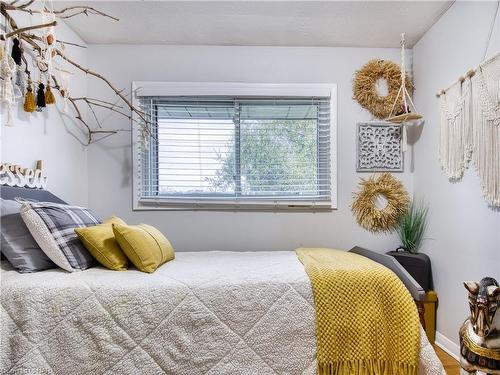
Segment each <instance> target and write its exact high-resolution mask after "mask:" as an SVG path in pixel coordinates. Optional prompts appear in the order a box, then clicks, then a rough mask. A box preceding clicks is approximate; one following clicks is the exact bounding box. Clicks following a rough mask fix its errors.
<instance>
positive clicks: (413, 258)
mask: <svg viewBox="0 0 500 375" xmlns="http://www.w3.org/2000/svg"><path fill="white" fill-rule="evenodd" d="M387 255H390V256H393V257H394V258H396V260H397V261H398V262H399V263H400V264H401V265H402V266H403V267H404V269H405V270H407V271H408V273H409V274H410V275H412V276H413V278H414V279H415V280H416V281H417V282H418V283H419V284H420V286H421V287H422V289H423V290H425V291H426V292H427V291H428V290H431V289H432V270H431V260H430V258H429V257H428V256H427V255H426V254H423V253H418V254H412V253H409V252H407V251H389V252H388V253H387Z"/></svg>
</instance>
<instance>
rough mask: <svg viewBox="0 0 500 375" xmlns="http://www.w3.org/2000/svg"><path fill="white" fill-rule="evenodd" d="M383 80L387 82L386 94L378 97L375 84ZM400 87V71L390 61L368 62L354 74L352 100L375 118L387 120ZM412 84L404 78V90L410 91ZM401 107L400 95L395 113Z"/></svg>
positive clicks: (377, 60)
mask: <svg viewBox="0 0 500 375" xmlns="http://www.w3.org/2000/svg"><path fill="white" fill-rule="evenodd" d="M379 79H384V80H385V81H386V82H387V87H388V94H387V95H386V96H380V95H379V94H378V92H377V88H376V82H377V80H379ZM400 87H401V69H400V68H399V66H398V65H396V64H395V63H393V62H392V61H386V60H380V59H375V60H370V61H368V63H366V64H365V65H364V66H363V67H362V68H361V69H360V70H358V71H357V72H356V75H355V77H354V82H353V86H352V90H353V94H354V99H356V100H357V101H358V103H359V104H361V106H362V107H363V108H365V109H367V110H368V111H370V112H371V113H372V114H373V115H374V116H375V117H377V118H379V119H385V118H387V117H388V116H389V115H390V113H391V109H392V107H393V105H394V102H395V100H396V97H397V96H398V91H399V88H400ZM411 87H412V83H411V81H410V78H409V77H408V75H407V77H406V89H407V90H408V91H410V90H411ZM402 107H403V105H402V95H400V96H399V98H398V102H397V103H396V105H395V109H396V112H399V111H400V109H401V108H402Z"/></svg>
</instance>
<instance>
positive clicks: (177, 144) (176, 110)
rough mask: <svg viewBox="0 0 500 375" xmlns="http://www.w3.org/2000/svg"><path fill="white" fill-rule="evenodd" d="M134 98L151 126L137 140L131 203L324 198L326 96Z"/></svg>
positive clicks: (327, 178)
mask: <svg viewBox="0 0 500 375" xmlns="http://www.w3.org/2000/svg"><path fill="white" fill-rule="evenodd" d="M140 100H141V105H142V107H143V110H144V112H145V113H146V114H147V115H148V116H149V117H150V119H151V123H152V126H151V134H150V135H149V136H148V138H149V139H148V140H147V142H140V143H138V147H140V150H139V159H140V166H141V168H139V170H138V171H137V173H138V176H137V181H138V182H139V188H138V189H137V194H138V198H139V201H141V202H143V203H146V204H147V203H148V202H150V203H153V202H154V203H156V204H158V203H162V202H163V203H165V204H170V205H173V206H176V205H177V206H189V205H194V206H196V207H201V208H203V207H205V206H207V207H208V206H214V205H234V204H237V205H249V206H251V205H252V204H254V205H279V204H286V205H291V206H294V205H300V204H304V205H315V204H319V203H327V202H329V201H330V200H331V165H330V164H331V162H330V160H331V157H330V98H228V97H142V98H141V99H140ZM145 145H147V147H146V146H145Z"/></svg>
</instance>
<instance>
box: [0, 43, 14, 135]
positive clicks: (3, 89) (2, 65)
mask: <svg viewBox="0 0 500 375" xmlns="http://www.w3.org/2000/svg"><path fill="white" fill-rule="evenodd" d="M15 71H16V63H15V61H14V59H13V58H12V57H11V56H10V55H9V54H8V53H7V51H4V53H3V55H2V59H1V60H0V77H2V80H1V84H0V103H2V104H3V105H4V106H5V109H6V113H7V115H6V121H5V126H13V123H12V105H13V104H14V103H15V100H16V93H15V92H14V85H13V83H12V77H13V75H14V73H15Z"/></svg>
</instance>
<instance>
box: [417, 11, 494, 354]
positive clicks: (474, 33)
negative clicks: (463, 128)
mask: <svg viewBox="0 0 500 375" xmlns="http://www.w3.org/2000/svg"><path fill="white" fill-rule="evenodd" d="M495 6H496V3H495V2H488V3H477V2H474V3H469V2H456V3H455V4H454V5H453V6H452V7H451V8H450V10H449V11H448V12H447V13H446V14H445V15H444V16H443V17H442V18H441V19H440V20H439V21H438V22H437V23H436V24H435V25H434V27H432V28H431V30H429V31H428V32H427V34H426V35H425V36H424V37H423V38H422V39H421V40H420V41H419V42H418V43H417V45H416V46H415V47H414V51H413V53H414V64H413V67H414V75H415V85H416V87H417V91H416V97H415V99H416V105H417V107H418V109H419V111H420V112H421V113H422V114H423V115H424V117H425V119H426V122H425V126H424V129H423V132H422V135H421V138H420V140H419V141H418V143H417V144H416V146H415V172H414V190H415V192H416V194H418V195H420V196H424V197H425V198H426V199H427V201H428V202H429V205H430V220H429V232H428V237H429V238H431V239H432V240H429V241H428V242H427V243H426V244H425V246H424V248H425V252H427V253H428V254H429V255H430V257H431V258H432V266H433V273H434V283H435V287H436V290H437V292H438V296H439V309H438V322H437V329H438V331H439V332H440V333H441V334H443V335H444V336H445V337H447V338H448V339H450V340H451V341H453V342H454V343H455V344H458V329H459V327H460V325H461V324H462V322H463V321H464V319H465V318H466V317H467V315H468V313H469V309H468V304H467V298H466V292H465V289H464V287H463V286H462V281H464V280H479V279H481V278H482V277H485V276H493V277H496V278H497V279H498V280H499V281H500V211H499V210H496V211H495V210H493V209H490V208H488V207H487V205H486V203H485V201H484V200H483V198H482V196H481V191H480V189H479V181H478V177H477V175H476V172H475V170H474V168H473V167H472V166H471V167H470V168H469V170H468V171H467V172H466V174H465V176H464V178H463V180H462V181H461V182H458V183H450V182H449V181H448V180H447V178H446V176H445V174H444V173H442V172H441V169H440V166H439V161H438V144H439V143H438V142H439V102H438V100H437V98H436V96H435V94H436V92H437V91H438V90H439V89H441V88H444V87H447V86H448V85H450V84H451V83H452V82H454V81H455V80H456V79H457V78H458V77H459V76H460V75H463V74H465V73H466V72H467V70H468V69H470V68H472V67H476V66H477V65H478V64H479V63H480V62H481V61H482V59H483V54H484V50H485V48H486V41H487V36H488V32H489V28H490V25H491V20H492V18H493V14H494V11H495ZM499 51H500V20H498V21H497V25H496V26H495V33H494V35H493V38H492V41H491V43H490V48H489V51H488V55H492V54H494V53H497V52H499ZM445 341H446V340H445ZM452 350H458V348H457V347H456V346H455V347H452Z"/></svg>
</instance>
